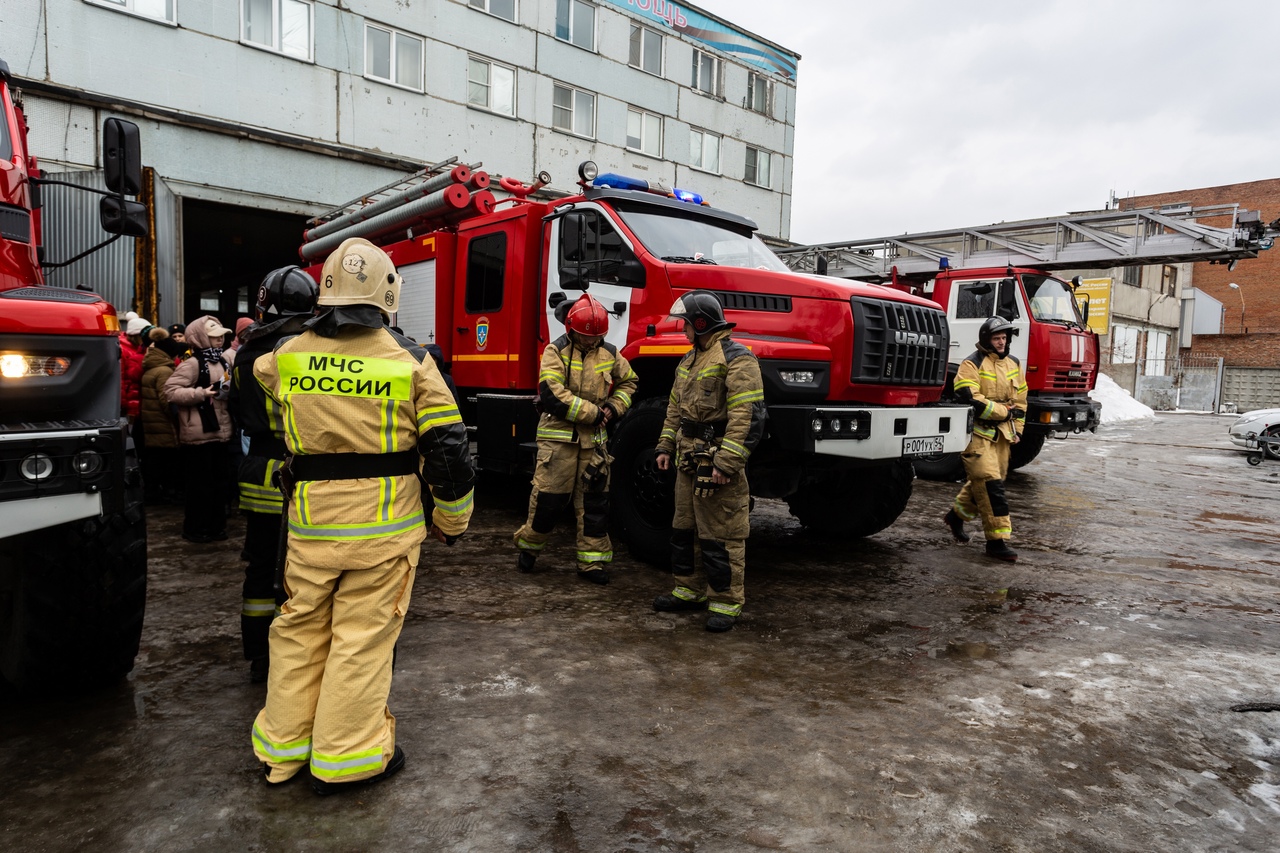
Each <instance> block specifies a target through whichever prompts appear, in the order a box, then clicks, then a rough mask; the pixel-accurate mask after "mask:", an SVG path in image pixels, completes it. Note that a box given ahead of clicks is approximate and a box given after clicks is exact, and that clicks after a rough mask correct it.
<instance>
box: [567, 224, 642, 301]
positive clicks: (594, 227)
mask: <svg viewBox="0 0 1280 853" xmlns="http://www.w3.org/2000/svg"><path fill="white" fill-rule="evenodd" d="M634 260H635V255H634V254H633V253H632V251H631V249H629V248H628V247H627V244H626V243H625V242H623V240H622V235H620V234H619V233H618V230H617V229H616V228H614V226H613V223H612V222H610V221H609V219H608V218H607V217H605V216H604V215H603V214H601V213H600V212H599V211H596V210H582V211H573V212H572V213H567V214H565V216H564V217H563V218H562V219H561V226H560V274H561V283H562V285H572V284H573V283H574V280H575V279H576V280H577V281H578V282H583V283H585V282H589V281H598V282H601V283H604V284H620V283H621V282H619V281H618V268H619V265H620V264H621V263H623V262H626V261H634ZM627 286H638V287H643V286H644V283H643V281H641V282H639V283H638V284H634V285H627Z"/></svg>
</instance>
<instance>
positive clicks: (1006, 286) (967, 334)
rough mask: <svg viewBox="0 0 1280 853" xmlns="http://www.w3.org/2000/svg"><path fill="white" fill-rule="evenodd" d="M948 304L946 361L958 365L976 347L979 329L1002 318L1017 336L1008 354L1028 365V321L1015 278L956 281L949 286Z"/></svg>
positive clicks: (1029, 322)
mask: <svg viewBox="0 0 1280 853" xmlns="http://www.w3.org/2000/svg"><path fill="white" fill-rule="evenodd" d="M950 300H951V304H950V305H948V306H947V323H948V324H949V325H950V326H951V354H950V355H949V356H948V361H950V362H951V363H952V364H953V365H958V364H959V363H960V361H961V359H963V358H964V357H965V356H967V355H968V354H969V353H971V352H973V351H974V350H975V349H977V348H978V330H979V329H980V328H982V324H983V323H984V322H986V321H987V319H989V318H991V317H996V316H999V317H1004V318H1005V319H1006V320H1009V321H1010V322H1012V323H1013V325H1014V328H1015V329H1017V330H1018V333H1017V334H1016V335H1014V336H1013V340H1011V341H1010V342H1009V343H1010V345H1009V351H1010V352H1011V353H1013V354H1014V355H1015V356H1017V357H1018V359H1019V360H1020V361H1021V362H1022V363H1023V364H1026V363H1027V344H1028V339H1029V338H1030V330H1031V321H1030V320H1029V319H1028V317H1029V316H1030V313H1029V312H1028V311H1027V305H1026V300H1025V298H1024V297H1023V294H1022V288H1021V287H1020V286H1019V284H1018V279H1016V278H1004V277H1000V278H996V277H987V278H972V279H956V280H955V281H953V282H952V283H951V297H950Z"/></svg>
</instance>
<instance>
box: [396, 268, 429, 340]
mask: <svg viewBox="0 0 1280 853" xmlns="http://www.w3.org/2000/svg"><path fill="white" fill-rule="evenodd" d="M396 272H398V273H400V277H401V278H403V279H404V286H403V287H402V288H401V289H400V310H399V311H398V312H397V313H396V325H398V326H399V327H400V328H401V330H402V331H403V332H404V333H405V334H406V335H408V336H409V337H411V338H413V339H414V340H415V341H417V342H418V343H420V344H422V345H423V346H426V345H427V344H434V343H436V261H435V258H432V259H430V260H427V261H419V262H418V263H416V264H406V265H404V266H402V267H397V268H396Z"/></svg>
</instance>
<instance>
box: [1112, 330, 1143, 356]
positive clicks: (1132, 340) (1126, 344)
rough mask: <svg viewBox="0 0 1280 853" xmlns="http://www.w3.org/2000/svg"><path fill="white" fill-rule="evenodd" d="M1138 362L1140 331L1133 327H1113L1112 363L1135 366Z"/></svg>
mask: <svg viewBox="0 0 1280 853" xmlns="http://www.w3.org/2000/svg"><path fill="white" fill-rule="evenodd" d="M1137 360H1138V330H1137V329H1136V328H1134V327H1133V326H1112V327H1111V363H1112V364H1133V363H1134V362H1136V361H1137Z"/></svg>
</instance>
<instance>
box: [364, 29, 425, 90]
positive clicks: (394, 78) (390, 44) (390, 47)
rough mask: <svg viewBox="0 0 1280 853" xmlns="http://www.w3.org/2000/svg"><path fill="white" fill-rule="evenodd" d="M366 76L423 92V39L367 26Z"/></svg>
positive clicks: (365, 40)
mask: <svg viewBox="0 0 1280 853" xmlns="http://www.w3.org/2000/svg"><path fill="white" fill-rule="evenodd" d="M364 75H365V76H366V77H372V78H373V79H375V80H382V81H383V82H385V83H394V84H396V85H397V86H404V87H405V88H407V89H413V90H415V91H418V92H421V91H422V39H420V38H418V37H417V36H411V35H407V34H405V33H401V32H397V31H396V30H390V29H387V28H386V27H378V26H374V25H373V24H365V27H364Z"/></svg>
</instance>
